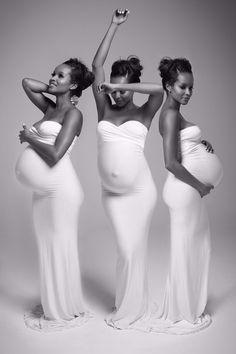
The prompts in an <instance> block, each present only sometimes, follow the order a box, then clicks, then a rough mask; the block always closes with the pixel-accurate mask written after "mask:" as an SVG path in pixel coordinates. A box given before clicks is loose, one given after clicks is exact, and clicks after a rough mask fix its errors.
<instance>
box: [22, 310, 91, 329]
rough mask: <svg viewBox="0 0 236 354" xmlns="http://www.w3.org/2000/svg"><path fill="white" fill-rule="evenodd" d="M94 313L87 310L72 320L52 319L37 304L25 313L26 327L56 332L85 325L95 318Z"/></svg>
mask: <svg viewBox="0 0 236 354" xmlns="http://www.w3.org/2000/svg"><path fill="white" fill-rule="evenodd" d="M93 317H94V316H93V314H92V313H90V312H88V311H85V312H83V313H80V314H79V315H78V316H76V317H75V318H72V319H71V320H50V319H47V318H46V317H45V316H44V312H43V307H42V305H37V306H35V307H34V308H33V309H32V310H30V311H27V312H25V313H24V322H25V325H26V327H28V328H31V329H33V330H35V331H39V332H56V331H63V330H66V329H71V328H75V327H80V326H83V325H84V324H85V323H87V322H88V321H89V319H90V318H93Z"/></svg>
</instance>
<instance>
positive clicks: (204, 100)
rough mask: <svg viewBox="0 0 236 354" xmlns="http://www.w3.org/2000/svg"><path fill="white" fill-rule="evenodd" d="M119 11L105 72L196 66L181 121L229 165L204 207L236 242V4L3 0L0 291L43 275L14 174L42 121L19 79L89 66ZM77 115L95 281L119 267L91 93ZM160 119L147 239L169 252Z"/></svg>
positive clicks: (151, 153)
mask: <svg viewBox="0 0 236 354" xmlns="http://www.w3.org/2000/svg"><path fill="white" fill-rule="evenodd" d="M117 7H127V8H129V9H130V16H129V18H128V21H127V22H126V23H125V24H124V25H122V26H121V27H120V28H119V30H118V31H117V35H116V37H115V39H114V41H113V44H112V47H111V51H110V54H109V56H108V59H107V62H106V67H105V68H106V75H107V79H108V78H109V73H110V66H111V63H112V62H113V61H114V60H116V59H118V58H120V57H127V56H128V55H130V54H135V55H138V56H139V57H140V58H141V61H142V64H143V66H144V72H143V81H154V82H160V79H159V75H158V71H157V66H158V62H159V60H160V59H161V57H162V56H165V55H168V56H171V57H176V56H185V57H187V58H189V60H190V61H191V63H192V65H193V70H194V75H195V87H194V95H193V97H192V99H191V101H190V103H189V104H188V106H186V107H184V109H183V113H184V115H185V117H186V119H188V120H190V121H192V122H194V123H197V124H199V125H200V127H201V128H202V131H203V132H204V135H203V137H204V138H205V139H208V140H209V141H210V142H211V143H212V145H213V147H214V148H215V151H216V153H217V154H218V155H219V157H220V158H221V160H222V163H223V165H224V171H225V175H224V180H223V182H222V183H221V185H220V186H219V187H218V188H217V191H215V192H213V193H212V194H211V195H210V196H209V197H207V203H208V207H209V214H210V218H211V222H212V230H213V234H214V233H216V234H217V238H218V241H217V242H218V245H220V247H224V243H227V242H232V245H234V246H235V243H233V234H234V231H233V230H234V229H235V216H234V212H235V180H236V168H235V152H236V151H235V132H236V129H235V125H236V123H235V112H234V107H235V62H236V56H235V38H234V30H233V25H234V15H235V11H234V1H233V0H232V1H214V0H205V1H197V0H160V1H157V0H145V1H141V0H127V1H114V0H100V1H91V0H87V1H78V0H77V1H76V0H67V1H63V0H40V1H38V0H20V1H17V0H8V1H6V0H4V1H2V2H1V14H0V37H1V79H2V80H1V83H2V85H1V87H2V89H1V139H0V143H1V213H0V223H1V248H0V252H1V263H2V265H3V267H2V270H1V272H2V273H1V276H2V279H3V282H2V284H3V285H4V286H8V287H9V289H10V288H11V289H13V288H14V286H15V284H17V283H18V284H24V286H25V289H29V288H31V287H32V284H33V287H34V286H35V285H36V284H37V274H38V273H37V250H36V245H35V240H34V236H33V225H32V220H31V192H30V191H29V190H28V189H26V188H24V187H23V186H22V185H20V184H19V183H18V182H17V180H16V179H15V175H14V166H15V162H16V160H17V157H18V155H19V154H20V152H21V151H22V149H24V148H25V145H20V143H19V140H18V132H19V130H20V129H21V126H22V123H25V124H26V125H27V126H30V125H31V124H32V123H33V122H35V121H36V120H39V119H40V118H41V113H40V111H39V110H38V109H37V108H35V107H34V106H33V105H32V104H31V103H30V102H29V100H28V99H27V98H26V96H25V94H24V92H23V90H22V88H21V80H22V78H23V77H33V78H37V79H39V80H41V81H45V82H47V81H48V79H49V78H50V74H51V72H52V70H53V69H54V67H55V66H56V65H58V64H59V63H61V62H63V61H65V60H66V59H68V58H70V57H79V58H80V59H82V60H83V61H84V62H85V63H86V64H87V65H88V66H91V62H92V59H93V56H94V54H95V51H96V49H97V47H98V44H99V43H100V41H101V39H102V37H103V35H104V33H105V30H106V29H107V27H108V25H109V23H110V20H111V15H112V12H113V10H114V9H116V8H117ZM145 99H146V97H143V96H142V95H138V94H137V95H136V96H135V101H136V103H137V104H141V103H142V102H144V100H145ZM79 107H80V109H81V110H82V112H83V115H84V126H83V131H82V134H81V136H80V138H79V140H78V142H77V144H76V146H75V147H74V150H73V153H72V160H73V163H74V166H75V168H76V171H77V173H78V175H79V178H80V181H81V184H82V186H83V188H84V192H85V202H84V205H83V208H82V210H81V217H80V234H79V237H80V252H81V262H82V268H83V267H84V269H85V270H86V264H88V263H91V260H93V261H94V262H95V265H94V268H93V266H92V265H91V266H90V270H91V272H92V271H93V270H94V271H95V268H98V267H99V266H101V267H102V266H104V268H103V270H104V271H105V270H106V269H108V268H109V266H110V264H111V263H112V264H113V265H114V259H113V258H111V257H110V253H112V252H114V242H113V241H114V240H113V238H112V237H111V236H110V229H109V225H108V221H107V219H106V216H105V214H104V212H103V209H102V205H101V201H100V181H99V176H98V172H97V165H96V163H97V162H96V154H97V147H96V121H97V114H96V108H95V103H94V99H93V96H92V90H91V89H88V90H87V91H86V92H84V93H83V95H82V97H81V100H80V104H79ZM158 116H159V113H157V115H156V117H155V119H154V121H153V125H152V127H151V130H150V133H149V136H148V139H147V143H146V157H147V160H148V162H149V164H150V168H151V170H152V173H153V176H154V179H155V182H156V185H157V188H158V192H159V200H158V205H157V208H156V210H155V214H154V218H153V222H152V229H151V238H150V242H154V241H152V240H155V242H154V244H155V245H157V247H158V244H160V245H161V244H164V243H165V242H166V236H168V210H167V209H166V207H165V205H164V204H163V202H162V197H161V191H162V187H163V183H164V180H165V176H166V171H165V169H164V164H163V157H162V141H161V138H160V136H159V133H158ZM231 231H232V232H231ZM229 235H231V236H229ZM221 237H222V239H221V240H220V238H221ZM216 244H217V243H216ZM105 260H106V261H105ZM87 269H89V266H87ZM84 276H85V277H86V274H85V275H84ZM104 276H105V273H104ZM32 282H33V283H32ZM34 282H35V283H34ZM9 292H10V290H9Z"/></svg>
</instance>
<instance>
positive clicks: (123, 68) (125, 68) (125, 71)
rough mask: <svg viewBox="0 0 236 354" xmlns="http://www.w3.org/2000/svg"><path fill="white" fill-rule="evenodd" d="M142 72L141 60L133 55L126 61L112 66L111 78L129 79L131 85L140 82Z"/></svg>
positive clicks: (119, 61) (120, 61)
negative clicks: (121, 77) (122, 77)
mask: <svg viewBox="0 0 236 354" xmlns="http://www.w3.org/2000/svg"><path fill="white" fill-rule="evenodd" d="M142 70H143V67H142V65H141V64H140V60H139V58H138V57H136V56H133V55H131V56H129V57H128V58H127V59H126V60H125V59H120V60H117V61H115V62H114V63H113V64H112V67H111V78H112V77H117V76H124V77H127V79H128V82H129V83H134V82H140V76H141V74H142V73H141V71H142Z"/></svg>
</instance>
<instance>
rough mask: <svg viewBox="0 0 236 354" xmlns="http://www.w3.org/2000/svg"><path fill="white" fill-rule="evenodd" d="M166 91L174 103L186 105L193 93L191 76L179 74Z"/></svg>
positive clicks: (189, 74)
mask: <svg viewBox="0 0 236 354" xmlns="http://www.w3.org/2000/svg"><path fill="white" fill-rule="evenodd" d="M167 89H168V91H169V94H170V95H171V96H172V97H173V98H174V100H175V101H177V102H178V103H180V104H182V105H186V104H187V103H188V101H189V99H190V97H191V96H192V93H193V74H191V73H179V75H178V77H177V80H176V81H175V83H174V84H173V85H172V86H169V87H168V86H167Z"/></svg>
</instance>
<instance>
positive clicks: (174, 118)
mask: <svg viewBox="0 0 236 354" xmlns="http://www.w3.org/2000/svg"><path fill="white" fill-rule="evenodd" d="M179 124H180V116H179V112H178V111H177V110H176V109H173V108H169V107H168V108H163V109H162V110H161V113H160V118H159V129H160V133H161V134H162V135H163V133H164V132H166V131H168V130H178V129H179Z"/></svg>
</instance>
